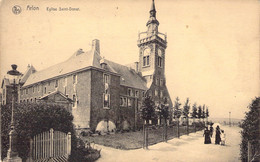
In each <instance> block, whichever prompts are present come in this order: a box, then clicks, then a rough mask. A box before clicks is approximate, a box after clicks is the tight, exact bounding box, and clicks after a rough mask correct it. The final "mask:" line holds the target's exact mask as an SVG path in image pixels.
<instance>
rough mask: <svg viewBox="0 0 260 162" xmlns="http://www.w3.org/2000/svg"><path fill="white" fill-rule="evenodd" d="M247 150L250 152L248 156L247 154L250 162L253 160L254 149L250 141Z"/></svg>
mask: <svg viewBox="0 0 260 162" xmlns="http://www.w3.org/2000/svg"><path fill="white" fill-rule="evenodd" d="M247 150H248V154H247V158H248V160H247V161H248V162H249V161H250V160H251V158H252V148H251V143H250V141H248V142H247Z"/></svg>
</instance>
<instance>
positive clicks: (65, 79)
mask: <svg viewBox="0 0 260 162" xmlns="http://www.w3.org/2000/svg"><path fill="white" fill-rule="evenodd" d="M67 84H68V79H67V77H65V78H64V86H67Z"/></svg>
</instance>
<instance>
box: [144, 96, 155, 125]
mask: <svg viewBox="0 0 260 162" xmlns="http://www.w3.org/2000/svg"><path fill="white" fill-rule="evenodd" d="M141 117H142V118H143V119H144V121H145V122H146V123H147V124H148V123H149V120H152V119H154V118H155V104H154V101H153V100H152V99H151V97H150V96H148V95H147V96H146V97H145V99H144V101H143V104H142V110H141Z"/></svg>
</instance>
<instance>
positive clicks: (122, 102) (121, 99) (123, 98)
mask: <svg viewBox="0 0 260 162" xmlns="http://www.w3.org/2000/svg"><path fill="white" fill-rule="evenodd" d="M126 101H127V98H126V97H121V98H120V106H123V107H126V106H127V102H126Z"/></svg>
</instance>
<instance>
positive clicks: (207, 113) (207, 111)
mask: <svg viewBox="0 0 260 162" xmlns="http://www.w3.org/2000/svg"><path fill="white" fill-rule="evenodd" d="M208 117H209V108H208V106H207V107H206V119H207V123H208Z"/></svg>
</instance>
